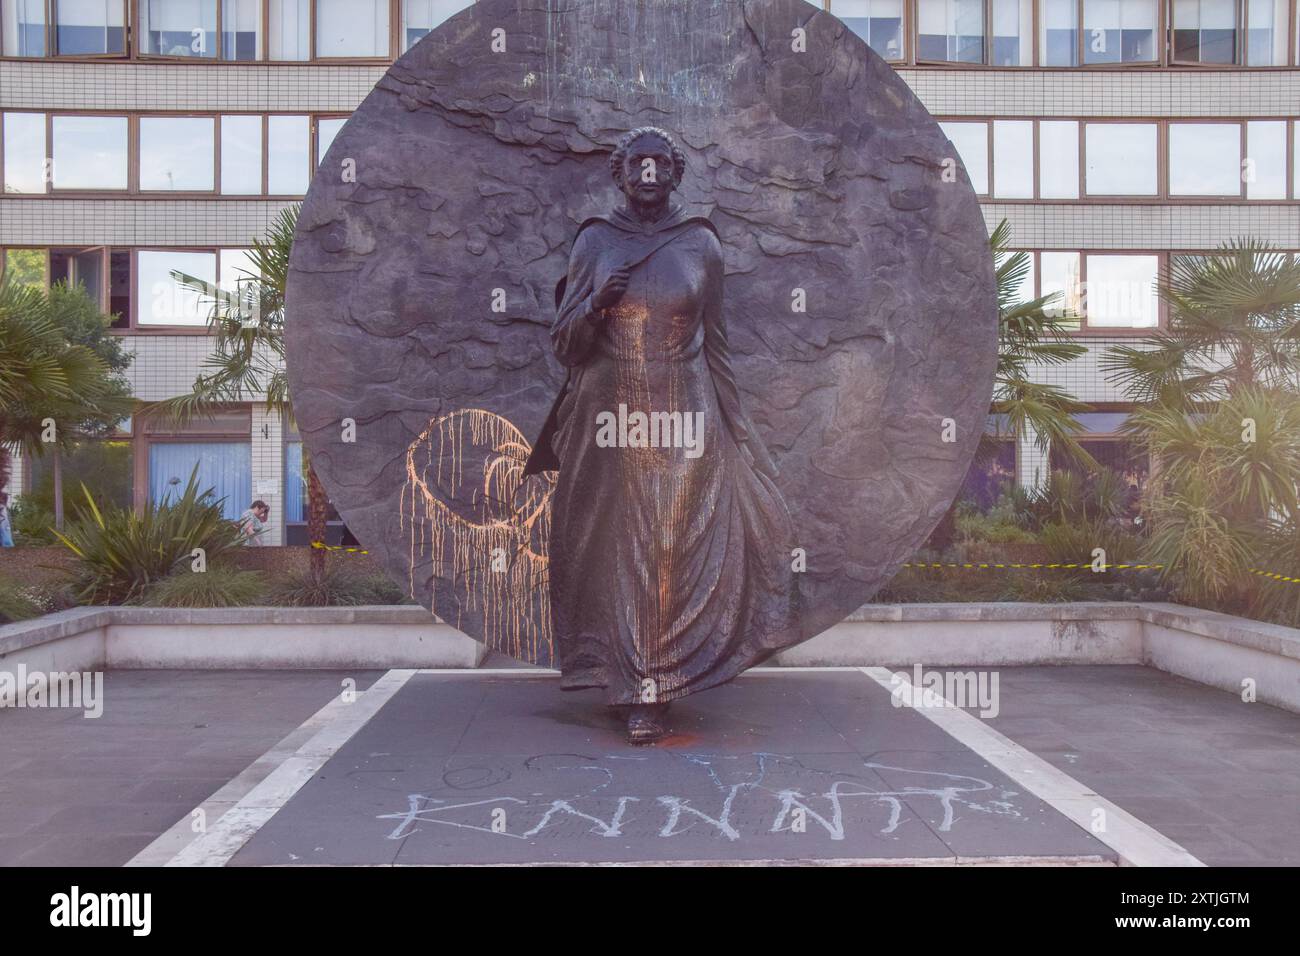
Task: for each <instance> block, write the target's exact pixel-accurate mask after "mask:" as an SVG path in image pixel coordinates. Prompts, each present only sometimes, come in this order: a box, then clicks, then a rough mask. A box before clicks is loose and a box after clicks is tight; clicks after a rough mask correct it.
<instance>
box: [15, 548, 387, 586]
mask: <svg viewBox="0 0 1300 956" xmlns="http://www.w3.org/2000/svg"><path fill="white" fill-rule="evenodd" d="M325 560H326V561H327V562H328V563H329V564H330V565H336V564H338V565H342V566H344V567H346V568H347V569H348V571H349V572H351V573H353V574H356V575H360V576H370V575H380V574H383V569H382V568H381V567H380V566H379V563H378V562H377V561H374V560H373V559H372V558H371V556H370V555H368V554H360V553H351V554H345V553H342V552H330V553H329V554H328V555H327V556H326V559H325ZM310 561H311V548H303V547H287V546H286V547H269V548H240V549H239V550H238V551H237V552H235V563H236V564H237V565H238V566H239V567H241V568H243V569H244V570H246V571H263V572H265V573H267V574H270V575H275V576H277V577H278V576H280V575H282V574H285V573H288V572H290V571H304V570H306V568H307V565H308V563H309V562H310ZM75 567H76V558H75V556H74V555H73V554H72V552H71V551H69V550H68V549H67V548H65V547H64V546H63V545H61V544H59V545H42V546H40V547H23V548H0V578H9V579H10V580H13V581H16V582H17V583H18V584H19V585H20V586H21V587H25V588H26V587H54V586H58V585H60V584H63V583H65V582H66V581H67V580H68V575H67V573H66V572H67V571H71V570H73V569H74V568H75Z"/></svg>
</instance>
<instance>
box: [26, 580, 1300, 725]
mask: <svg viewBox="0 0 1300 956" xmlns="http://www.w3.org/2000/svg"><path fill="white" fill-rule="evenodd" d="M484 656H485V650H484V647H483V645H481V644H479V643H478V642H477V641H474V640H472V639H470V638H469V637H467V636H465V635H464V634H462V633H460V632H459V631H457V630H455V629H454V628H452V627H451V626H450V625H448V624H445V623H443V622H441V621H439V620H437V619H436V618H434V617H432V616H431V615H430V614H429V613H428V611H426V610H424V609H423V608H419V607H357V608H228V609H212V610H192V611H191V610H170V609H163V608H80V609H76V610H72V611H63V612H60V613H58V614H50V615H47V616H45V617H43V618H39V619H37V620H35V621H27V622H23V623H20V624H10V625H6V626H4V627H0V670H8V671H12V670H13V669H14V668H15V667H17V666H18V665H19V664H22V665H24V666H26V667H27V668H28V670H46V671H50V670H96V669H101V668H253V667H256V668H295V669H296V668H367V669H375V668H391V667H413V668H457V667H477V666H478V665H479V664H480V663H481V662H482V660H483V658H484ZM772 664H775V665H783V666H795V667H799V666H838V667H843V666H853V667H867V666H879V665H884V666H895V667H911V666H912V665H914V664H920V665H922V666H927V667H944V666H951V667H983V668H989V667H999V666H1004V667H1010V666H1016V665H1028V664H1062V665H1063V664H1145V665H1148V666H1152V667H1156V668H1159V669H1160V670H1164V671H1168V672H1170V673H1173V674H1178V675H1180V676H1183V677H1187V678H1189V679H1191V680H1195V681H1199V682H1201V683H1204V684H1209V685H1212V686H1214V687H1219V688H1221V689H1223V690H1225V691H1229V692H1231V693H1234V694H1242V692H1243V691H1244V690H1249V691H1250V693H1251V694H1253V696H1254V698H1255V699H1257V700H1259V701H1261V702H1264V703H1268V704H1275V705H1277V706H1279V707H1285V708H1287V709H1290V710H1295V711H1300V630H1296V629H1294V628H1288V627H1281V626H1278V625H1275V624H1261V623H1259V622H1257V621H1250V620H1247V619H1245V618H1239V617H1232V616H1231V615H1227V614H1218V613H1216V612H1214V611H1202V610H1199V609H1196V608H1188V607H1182V606H1180V605H1176V604H1155V603H1143V604H1138V603H1132V604H1126V603H1082V604H903V605H883V604H882V605H876V604H871V605H867V606H865V607H863V608H861V609H860V610H859V611H857V612H855V613H854V614H853V615H851V616H850V617H849V619H848V620H846V621H844V622H843V623H841V624H837V625H835V626H834V627H832V628H830V629H829V630H827V631H825V632H824V633H822V634H819V635H817V636H816V637H814V638H812V639H811V640H809V641H806V642H805V643H803V644H801V645H799V646H798V647H795V648H792V649H790V650H788V651H786V652H784V653H783V654H781V655H779V656H778V657H777V658H775V659H774V660H773V661H772Z"/></svg>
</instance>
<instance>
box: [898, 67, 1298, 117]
mask: <svg viewBox="0 0 1300 956" xmlns="http://www.w3.org/2000/svg"><path fill="white" fill-rule="evenodd" d="M898 73H899V75H900V76H902V78H903V79H904V80H905V81H906V82H907V84H908V85H909V86H910V87H911V88H912V90H913V91H914V92H915V93H916V95H917V96H918V97H919V98H920V100H921V102H922V103H924V104H925V107H926V109H928V110H929V111H930V112H931V113H934V114H936V115H939V116H955V115H967V116H1237V117H1242V116H1294V115H1296V112H1297V110H1298V109H1300V70H1263V71H1261V70H1207V71H1204V72H1198V71H1196V70H1169V69H1155V70H1138V69H1130V70H1104V71H1094V70H1053V71H1032V70H1031V71H1025V72H1021V71H1017V70H948V69H942V70H916V69H912V70H899V71H898Z"/></svg>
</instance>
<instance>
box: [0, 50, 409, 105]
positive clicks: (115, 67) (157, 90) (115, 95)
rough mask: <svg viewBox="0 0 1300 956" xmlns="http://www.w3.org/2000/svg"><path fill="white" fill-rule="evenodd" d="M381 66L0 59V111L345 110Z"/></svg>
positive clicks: (363, 93) (374, 79) (367, 87)
mask: <svg viewBox="0 0 1300 956" xmlns="http://www.w3.org/2000/svg"><path fill="white" fill-rule="evenodd" d="M386 70H387V67H385V66H378V65H376V66H316V65H310V66H309V65H302V66H298V65H293V64H283V65H281V64H277V65H274V66H272V65H252V64H237V65H236V64H230V65H223V66H215V65H214V66H209V65H206V64H198V63H177V64H167V63H67V62H59V61H41V60H32V61H26V62H18V61H12V60H10V61H4V62H0V108H4V109H37V110H74V109H75V110H126V109H131V110H275V111H279V112H294V111H307V110H317V111H321V112H351V111H352V110H354V109H356V108H357V105H358V104H360V102H361V101H362V100H363V99H364V98H365V96H366V94H367V93H369V92H370V90H371V89H372V88H373V87H374V85H375V84H376V83H377V82H379V78H380V77H382V76H383V75H384V73H385V72H386Z"/></svg>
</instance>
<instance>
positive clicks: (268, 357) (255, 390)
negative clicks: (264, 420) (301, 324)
mask: <svg viewBox="0 0 1300 956" xmlns="http://www.w3.org/2000/svg"><path fill="white" fill-rule="evenodd" d="M301 208H302V207H301V205H294V206H290V207H288V208H286V209H283V210H281V211H280V214H279V215H278V216H276V218H275V220H274V221H273V222H272V223H271V225H270V228H269V229H268V230H267V233H266V235H265V236H264V237H263V238H261V239H255V240H253V246H252V249H251V250H250V251H249V260H250V262H251V264H252V266H253V268H254V270H255V275H250V276H248V277H247V279H245V280H240V281H239V283H238V285H239V288H237V289H234V290H231V289H221V288H218V287H217V286H215V285H213V284H212V283H209V282H205V281H204V280H202V279H197V278H195V277H194V276H190V275H186V274H184V273H181V272H175V273H172V275H173V277H174V278H175V279H176V280H177V281H178V282H180V283H181V284H182V285H183V286H185V287H186V288H188V289H191V290H193V291H194V292H197V293H198V294H199V295H200V296H202V297H203V299H204V300H205V301H208V302H211V303H212V310H211V312H210V313H209V316H208V330H209V331H210V332H211V333H212V337H213V340H214V341H213V345H212V352H211V353H210V354H209V355H208V357H207V358H206V359H205V360H204V362H203V371H202V372H200V373H199V375H198V377H197V378H196V379H195V380H194V387H193V389H192V390H191V391H190V393H189V394H187V395H178V396H176V397H175V398H170V399H167V400H166V401H163V402H159V403H158V404H157V405H155V406H154V409H155V410H156V411H157V413H159V414H162V415H165V416H167V417H168V418H169V419H171V420H172V421H176V422H178V423H184V422H186V421H189V420H190V419H192V418H193V417H195V416H197V415H208V414H211V413H212V411H213V410H214V409H215V408H216V407H218V406H220V405H222V404H225V403H230V402H244V401H248V400H250V398H252V397H254V396H258V395H262V394H265V396H266V398H265V401H266V407H267V409H268V410H274V411H277V412H279V413H281V414H284V415H290V416H291V415H292V414H293V409H292V406H291V405H290V402H289V388H288V381H287V379H286V376H285V370H284V290H285V284H286V282H287V280H288V275H289V253H290V250H291V249H292V247H293V234H294V230H295V228H296V227H297V224H298V213H299V211H300V210H301ZM305 455H306V451H305V449H304V461H305V462H306V466H307V534H308V536H309V537H310V538H311V540H312V541H313V542H317V541H324V539H325V524H326V517H327V514H328V511H329V503H328V499H327V498H326V496H325V489H324V486H323V485H321V483H320V480H319V479H318V478H317V477H316V472H315V470H314V469H313V468H312V466H311V462H310V461H309V460H307V459H306V458H305ZM311 563H312V568H313V570H314V571H316V572H317V573H320V572H323V571H324V568H325V552H324V551H322V550H320V549H318V548H314V547H313V549H312V555H311Z"/></svg>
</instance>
